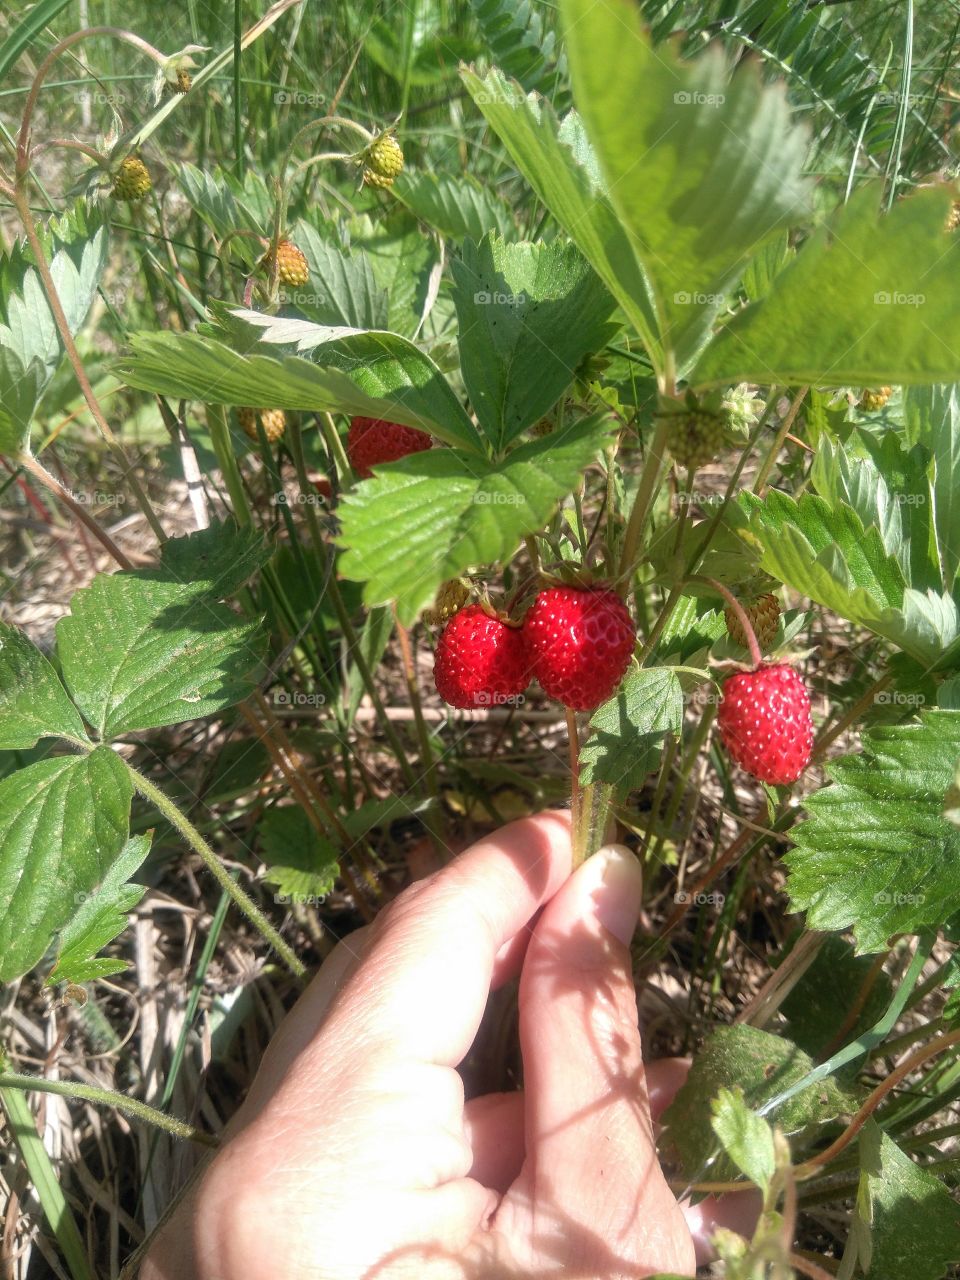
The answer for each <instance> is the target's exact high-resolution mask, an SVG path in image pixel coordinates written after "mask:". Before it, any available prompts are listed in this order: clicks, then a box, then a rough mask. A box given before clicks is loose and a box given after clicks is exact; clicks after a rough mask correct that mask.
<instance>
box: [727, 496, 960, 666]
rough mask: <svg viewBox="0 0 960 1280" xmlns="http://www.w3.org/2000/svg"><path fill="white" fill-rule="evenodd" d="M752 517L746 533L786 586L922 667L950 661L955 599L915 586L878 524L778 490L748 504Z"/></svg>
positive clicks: (958, 629) (844, 508)
mask: <svg viewBox="0 0 960 1280" xmlns="http://www.w3.org/2000/svg"><path fill="white" fill-rule="evenodd" d="M741 501H742V503H743V507H744V508H745V509H746V510H747V511H748V512H749V523H748V525H747V527H746V528H745V529H744V530H742V531H741V532H742V534H743V536H744V537H745V538H746V540H747V542H748V543H750V544H751V545H753V546H759V547H760V548H761V549H762V557H761V561H760V565H761V568H763V569H764V570H765V571H766V572H767V573H770V574H772V575H773V576H774V577H776V578H779V579H780V581H781V582H785V583H787V584H788V585H789V586H791V587H793V588H794V589H795V590H797V591H800V592H802V593H803V594H804V595H807V596H809V597H810V598H811V599H812V600H815V601H816V602H817V603H818V604H821V605H823V606H824V607H825V608H827V609H832V610H833V612H834V613H837V614H839V615H840V617H842V618H848V619H849V620H850V621H851V622H856V623H859V624H860V625H862V626H865V627H868V628H869V629H870V630H871V631H874V632H876V633H877V635H881V636H885V637H886V638H887V639H888V640H892V641H893V643H894V644H896V645H899V647H900V648H902V649H903V650H904V651H905V652H906V653H908V654H910V656H911V657H913V658H916V660H917V661H918V662H920V663H924V664H929V665H932V664H934V663H939V662H941V661H942V660H946V657H947V656H948V654H949V650H950V647H951V645H953V644H955V642H956V641H957V638H958V635H960V615H958V611H957V606H956V604H955V603H954V602H953V600H952V599H951V597H950V596H948V595H943V596H940V595H937V594H936V593H935V592H933V591H930V590H928V591H926V592H924V591H920V590H915V589H914V588H912V587H910V586H908V584H907V581H906V579H905V577H904V573H903V569H902V567H901V565H900V563H899V560H898V559H897V557H896V556H893V555H891V554H889V553H888V552H887V550H886V549H885V547H884V545H883V539H882V537H881V534H880V530H879V528H878V527H877V526H876V525H871V526H870V527H868V528H867V529H864V527H863V523H862V521H861V519H860V516H859V515H858V514H857V513H856V511H854V509H853V508H852V507H850V506H848V505H847V504H846V503H845V502H838V504H837V506H836V507H834V508H833V509H831V507H830V506H829V504H828V503H827V502H826V501H824V499H823V498H820V497H815V496H814V495H813V494H804V495H803V496H802V497H801V498H800V501H799V502H796V501H794V499H793V498H790V497H788V496H787V495H786V494H784V493H780V492H778V491H776V490H771V492H770V493H768V494H767V496H766V498H765V499H764V500H763V501H762V502H760V501H759V500H758V499H756V498H753V497H752V496H750V495H744V496H743V497H742V498H741Z"/></svg>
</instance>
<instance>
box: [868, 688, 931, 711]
mask: <svg viewBox="0 0 960 1280" xmlns="http://www.w3.org/2000/svg"><path fill="white" fill-rule="evenodd" d="M873 700H874V702H875V703H877V704H878V705H879V706H887V707H922V706H923V705H924V704H925V703H926V701H927V700H926V698H925V697H924V696H923V694H922V693H901V692H900V690H899V689H881V690H880V692H879V693H878V694H875V695H874V699H873Z"/></svg>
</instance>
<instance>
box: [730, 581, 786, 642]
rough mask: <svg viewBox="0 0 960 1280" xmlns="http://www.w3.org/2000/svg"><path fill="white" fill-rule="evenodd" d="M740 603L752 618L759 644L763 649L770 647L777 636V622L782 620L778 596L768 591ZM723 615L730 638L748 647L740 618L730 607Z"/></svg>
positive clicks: (751, 623) (751, 621)
mask: <svg viewBox="0 0 960 1280" xmlns="http://www.w3.org/2000/svg"><path fill="white" fill-rule="evenodd" d="M740 603H741V604H742V605H743V610H744V613H746V615H747V617H748V618H749V619H750V625H751V626H752V627H753V630H754V634H755V635H756V637H757V644H759V646H760V648H761V649H764V650H766V649H769V648H770V646H771V645H772V644H773V642H774V640H775V639H776V638H777V624H778V623H779V621H780V604H779V601H778V600H777V597H776V596H775V595H772V594H771V593H770V592H769V591H768V592H765V593H764V594H763V595H762V596H754V597H753V598H752V599H749V600H741V601H740ZM723 616H724V618H725V619H726V622H727V631H728V633H729V635H730V639H731V640H733V642H734V643H735V644H739V645H743V647H744V649H746V648H747V647H748V645H747V637H746V636H745V635H744V631H743V627H742V626H741V625H740V619H739V618H738V617H737V615H736V614H735V613H734V611H733V610H732V609H731V608H729V607H728V608H726V609H725V610H724V611H723Z"/></svg>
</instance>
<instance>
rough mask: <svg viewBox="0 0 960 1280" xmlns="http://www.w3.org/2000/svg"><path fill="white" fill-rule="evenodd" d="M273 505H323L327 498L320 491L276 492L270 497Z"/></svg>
mask: <svg viewBox="0 0 960 1280" xmlns="http://www.w3.org/2000/svg"><path fill="white" fill-rule="evenodd" d="M270 505H271V506H272V507H323V506H326V499H325V498H324V497H323V495H322V494H319V493H275V494H274V495H273V497H272V498H271V499H270Z"/></svg>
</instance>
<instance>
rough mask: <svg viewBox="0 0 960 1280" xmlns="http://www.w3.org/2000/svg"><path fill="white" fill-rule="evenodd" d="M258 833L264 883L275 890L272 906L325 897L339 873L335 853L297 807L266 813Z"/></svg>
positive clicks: (289, 806) (286, 806) (281, 808)
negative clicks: (265, 867)
mask: <svg viewBox="0 0 960 1280" xmlns="http://www.w3.org/2000/svg"><path fill="white" fill-rule="evenodd" d="M259 831H260V853H261V856H262V858H263V860H264V862H265V863H266V864H267V871H266V873H265V875H264V879H265V880H266V881H267V883H268V884H272V885H275V886H276V889H277V895H276V898H275V901H276V902H278V903H284V902H292V903H305V902H314V901H316V900H318V899H320V900H322V899H323V898H324V897H326V895H327V894H328V893H329V892H330V890H331V889H332V888H333V886H334V883H335V881H336V878H337V875H338V872H339V868H338V866H337V856H338V855H337V850H336V847H335V846H334V845H333V844H331V842H330V841H329V840H325V839H324V838H323V837H322V836H321V835H320V834H319V833H318V831H317V829H316V827H315V826H314V825H313V823H312V822H311V821H310V819H309V818H308V817H307V814H306V812H305V811H304V810H303V809H302V808H300V806H299V805H292V804H290V805H282V806H281V807H279V808H276V809H271V810H269V812H268V813H266V814H264V816H263V821H262V822H261V823H260V827H259Z"/></svg>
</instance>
